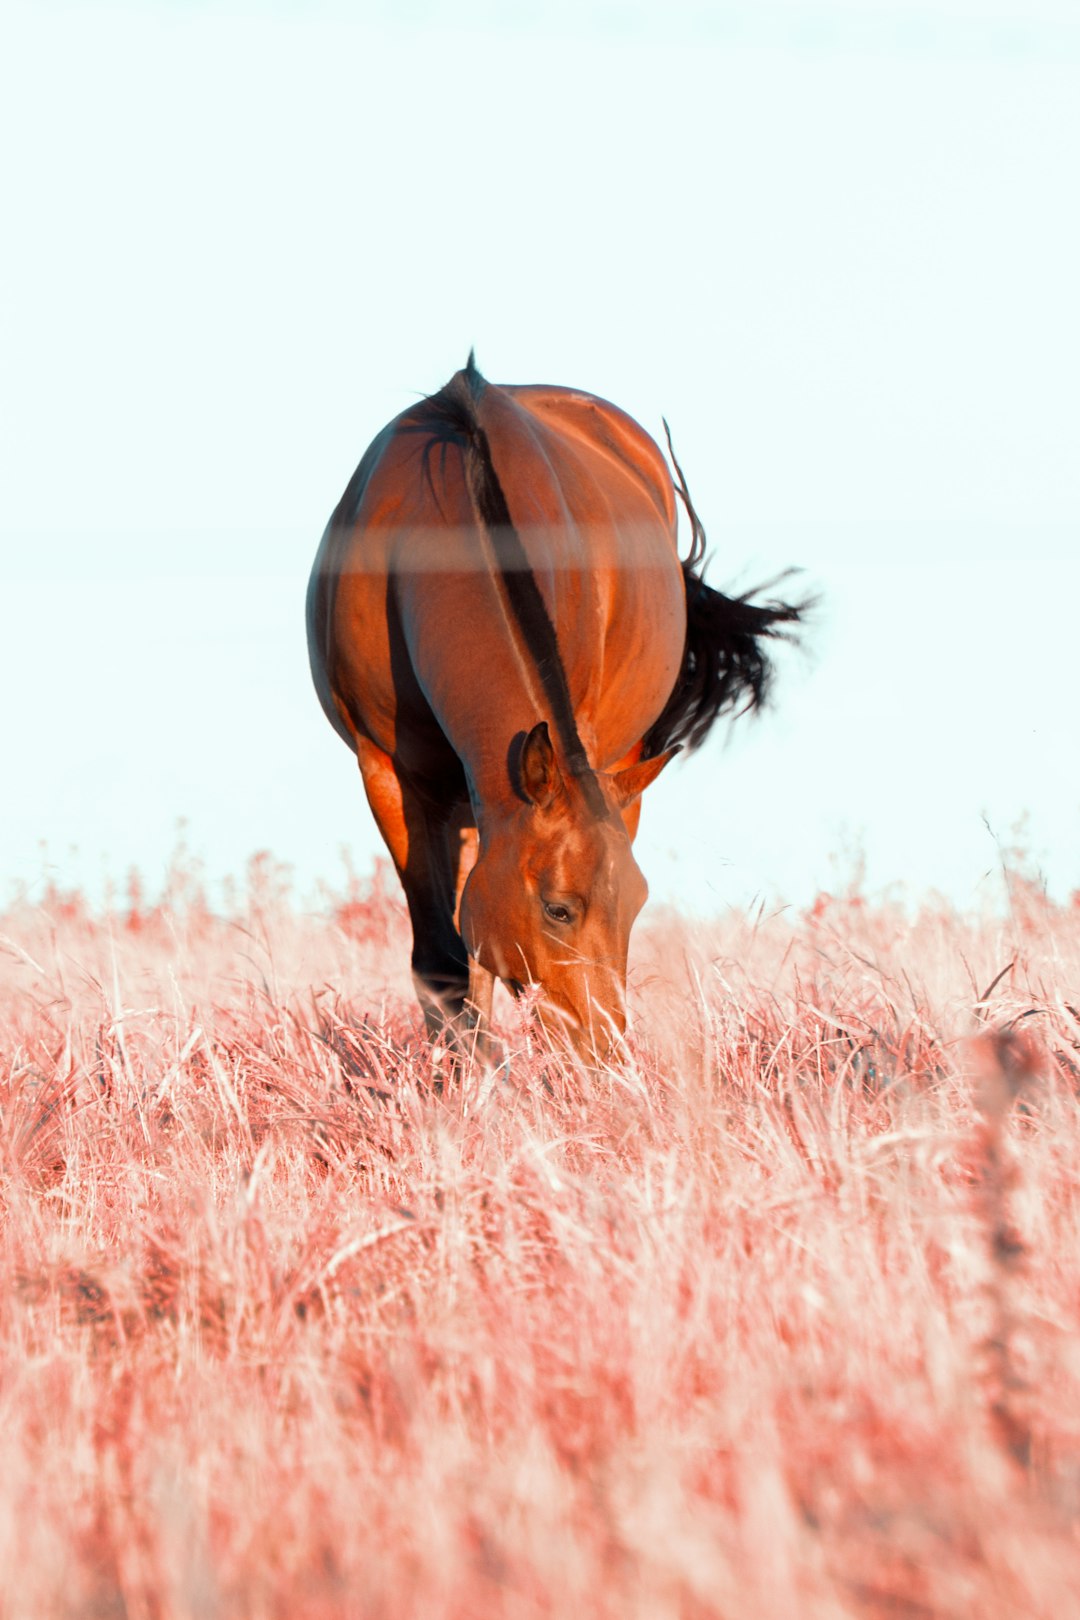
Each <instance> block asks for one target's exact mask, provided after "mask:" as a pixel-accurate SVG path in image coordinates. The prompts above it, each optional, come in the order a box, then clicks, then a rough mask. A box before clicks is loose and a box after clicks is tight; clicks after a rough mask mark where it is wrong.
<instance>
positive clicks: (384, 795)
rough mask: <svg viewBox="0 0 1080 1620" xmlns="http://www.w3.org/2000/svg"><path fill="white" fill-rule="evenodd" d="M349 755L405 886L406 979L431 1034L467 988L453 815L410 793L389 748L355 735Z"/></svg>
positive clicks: (451, 1018)
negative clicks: (409, 941)
mask: <svg viewBox="0 0 1080 1620" xmlns="http://www.w3.org/2000/svg"><path fill="white" fill-rule="evenodd" d="M357 757H358V759H359V762H360V774H361V776H362V777H363V781H364V790H365V792H366V794H367V800H368V804H369V805H370V806H371V812H372V814H373V816H374V817H375V821H376V824H377V825H378V828H379V832H380V833H381V834H382V838H383V842H384V843H385V844H386V847H387V849H388V850H389V852H390V857H391V859H392V860H393V862H394V866H395V868H396V870H397V874H398V877H399V878H400V879H401V886H402V888H403V889H404V891H405V902H406V904H407V906H408V908H409V921H410V922H411V923H412V931H413V948H412V972H413V984H414V985H415V987H416V994H417V999H418V1000H419V1002H420V1006H421V1008H422V1009H423V1013H424V1024H425V1027H426V1029H427V1032H428V1035H429V1036H430V1037H431V1038H432V1039H433V1040H436V1039H438V1038H439V1037H440V1036H442V1035H443V1034H445V1032H446V1029H447V1026H448V1025H452V1024H455V1023H456V1022H458V1021H459V1020H460V1019H461V1014H462V1012H463V1010H464V1007H465V1002H466V997H467V995H468V989H469V962H468V956H467V954H466V951H465V946H464V944H463V943H462V939H461V935H460V934H459V933H458V931H457V927H456V924H455V920H454V919H455V912H456V907H457V900H458V893H457V877H458V861H457V843H456V834H455V832H454V820H455V818H454V813H453V810H449V811H448V809H447V808H445V807H440V806H438V805H434V804H432V803H431V802H430V801H429V800H428V799H426V798H424V797H422V796H421V795H419V794H418V793H416V791H415V790H414V789H413V788H412V787H411V786H410V784H409V782H408V779H407V778H404V777H402V775H401V774H400V773H399V772H398V770H397V768H396V767H395V765H394V762H393V760H392V759H391V758H390V756H389V754H387V753H385V752H384V751H383V750H382V749H381V748H378V747H376V746H375V744H374V743H371V742H369V741H367V739H366V738H359V739H358V740H357Z"/></svg>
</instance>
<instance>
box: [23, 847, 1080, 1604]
mask: <svg viewBox="0 0 1080 1620" xmlns="http://www.w3.org/2000/svg"><path fill="white" fill-rule="evenodd" d="M225 910H226V911H227V912H228V915H220V914H214V913H212V912H211V910H210V909H209V908H208V906H207V904H206V902H205V900H204V899H203V897H202V895H201V893H200V890H199V885H198V883H197V882H195V881H194V880H191V879H187V880H185V879H184V878H183V875H182V874H178V875H177V876H176V877H175V878H174V880H173V881H172V882H171V884H170V885H169V888H168V891H167V892H166V894H165V896H164V898H163V899H162V900H161V902H160V903H157V904H154V905H148V904H144V903H143V902H141V900H140V898H139V895H138V892H137V890H135V891H133V893H132V896H131V898H130V900H128V901H125V903H124V904H122V905H121V904H114V905H112V906H110V907H107V908H106V909H105V910H103V911H97V912H92V911H91V910H90V909H89V908H88V907H87V906H86V905H85V903H84V902H83V901H82V900H81V899H80V898H79V896H77V895H63V894H58V893H56V892H50V893H48V894H46V896H45V898H44V900H43V901H42V902H41V903H40V904H36V905H30V904H29V903H25V902H21V903H18V904H12V905H11V906H9V907H8V909H7V911H6V912H5V914H4V915H3V916H2V917H0V936H2V937H0V985H2V1004H0V1006H2V1010H0V1052H2V1058H0V1063H2V1068H0V1110H2V1112H0V1155H2V1161H0V1173H2V1188H3V1192H2V1197H3V1240H2V1251H0V1252H2V1263H3V1289H2V1300H3V1314H2V1334H0V1612H2V1613H3V1615H4V1616H5V1617H7V1620H23V1617H26V1620H30V1617H33V1620H44V1617H51V1616H71V1617H76V1616H78V1617H83V1616H93V1617H101V1620H105V1617H113V1616H116V1617H120V1616H130V1617H133V1620H144V1617H157V1616H162V1617H167V1616H199V1617H202V1616H221V1617H232V1616H252V1617H263V1616H265V1617H282V1620H285V1617H289V1620H302V1617H307V1616H310V1617H315V1616H322V1615H343V1616H349V1617H352V1616H356V1617H367V1616H371V1617H380V1620H395V1617H398V1616H409V1617H412V1616H416V1617H421V1620H451V1617H452V1620H476V1617H485V1616H498V1617H503V1616H505V1617H514V1620H530V1617H532V1616H540V1615H551V1616H560V1617H562V1616H570V1617H573V1620H584V1617H586V1616H588V1617H590V1620H592V1617H595V1616H609V1615H610V1616H632V1617H634V1620H675V1617H683V1616H686V1617H705V1616H724V1617H741V1616H747V1617H755V1620H756V1617H761V1620H773V1617H775V1620H801V1617H804V1616H805V1617H807V1620H833V1617H836V1620H840V1617H846V1616H874V1615H898V1616H913V1617H918V1616H927V1617H929V1616H946V1615H948V1616H953V1615H955V1616H965V1617H968V1616H980V1617H982V1616H1004V1615H1010V1616H1012V1615H1015V1616H1025V1617H1027V1616H1032V1617H1035V1616H1047V1617H1049V1616H1054V1617H1055V1620H1060V1617H1062V1616H1068V1615H1070V1614H1075V1613H1077V1612H1080V1539H1078V1525H1080V1518H1078V1515H1080V1336H1078V1330H1080V1264H1078V1254H1080V1244H1078V1237H1080V1106H1078V1092H1080V1011H1078V1008H1080V905H1076V904H1072V905H1069V904H1066V905H1055V904H1052V903H1051V902H1050V901H1048V900H1047V899H1046V898H1045V897H1044V896H1043V895H1042V894H1041V893H1040V892H1039V890H1038V887H1037V886H1036V885H1034V884H1032V883H1031V882H1030V881H1025V880H1024V879H1022V878H1015V879H1014V880H1013V882H1012V883H1011V885H1010V889H1009V903H1008V905H1007V906H1003V908H1002V911H1001V914H1000V916H991V915H989V914H988V915H986V916H982V917H977V918H975V917H964V916H962V915H960V914H958V913H957V912H955V911H953V910H951V909H950V908H949V907H948V906H947V905H945V903H944V902H938V901H932V902H927V903H926V904H924V905H923V906H922V907H920V908H915V907H912V906H911V905H910V904H909V905H908V906H907V907H902V906H900V905H899V904H893V903H888V902H884V901H883V902H880V903H875V902H871V901H869V900H866V899H864V898H862V897H861V896H860V895H859V894H858V893H857V892H856V893H853V894H849V895H848V896H846V897H845V898H839V899H830V898H828V897H822V898H821V899H820V900H819V901H818V903H817V904H816V905H815V906H814V907H813V908H812V910H811V911H810V912H808V913H805V914H799V913H796V912H793V911H790V910H787V911H781V912H778V913H777V914H775V915H771V916H770V915H760V916H756V917H753V918H748V917H746V916H743V915H736V914H732V915H729V916H727V917H725V918H723V919H722V920H719V921H717V922H716V923H713V924H690V923H688V922H686V921H683V920H680V919H679V918H678V917H675V916H672V915H665V914H664V913H662V912H656V911H652V912H650V911H649V910H646V912H645V914H644V916H643V918H642V919H641V922H640V923H639V925H638V932H637V935H636V939H635V951H634V965H633V969H632V1018H633V1026H632V1028H633V1033H632V1037H631V1041H630V1056H629V1061H628V1062H627V1064H626V1065H625V1067H623V1068H618V1069H616V1068H612V1069H609V1070H604V1071H602V1072H599V1073H596V1072H593V1073H589V1072H586V1071H583V1070H581V1069H576V1068H573V1067H570V1066H568V1065H566V1064H565V1063H562V1062H560V1061H558V1060H556V1059H555V1058H553V1057H552V1056H551V1055H549V1054H546V1053H545V1052H543V1051H542V1050H534V1049H532V1047H531V1046H530V1035H529V1032H528V1030H527V1028H525V1027H524V1025H523V1023H522V1022H521V1020H520V1018H519V1017H518V1015H517V1012H516V1010H515V1009H513V1008H512V1007H511V1006H510V1005H509V1003H503V1004H502V1007H501V1017H502V1020H503V1026H502V1027H503V1032H504V1037H505V1040H506V1043H507V1046H508V1048H509V1051H510V1063H509V1073H508V1075H505V1074H502V1075H500V1074H496V1075H494V1076H493V1075H490V1074H485V1073H484V1072H482V1071H481V1070H480V1069H479V1068H467V1069H466V1070H465V1072H464V1073H463V1074H461V1075H460V1077H458V1078H456V1079H454V1078H449V1079H447V1082H446V1084H445V1085H442V1084H441V1076H442V1073H443V1071H442V1070H441V1069H440V1068H439V1066H438V1063H437V1060H433V1058H432V1055H431V1053H430V1051H429V1049H428V1048H427V1047H426V1045H425V1043H424V1041H423V1040H422V1038H421V1033H420V1017H419V1012H418V1009H417V1008H416V1006H415V1004H414V1002H413V999H412V993H411V986H410V983H409V978H408V972H407V961H408V940H407V930H406V927H405V923H404V918H403V915H402V911H401V908H400V907H399V905H398V903H397V900H396V898H395V896H394V895H393V893H392V892H391V886H390V885H387V884H385V883H383V882H381V881H379V880H376V881H375V882H373V883H372V884H355V883H354V884H352V885H351V887H348V889H347V892H346V893H344V894H342V895H338V896H332V895H327V896H325V897H324V901H323V903H322V904H320V906H319V907H317V908H314V907H312V908H307V909H305V908H304V907H303V906H301V905H300V904H298V903H297V902H296V901H295V900H294V899H293V898H292V897H291V895H290V892H289V890H288V887H287V885H286V884H285V883H284V882H283V881H282V880H281V878H280V876H279V875H278V874H277V873H276V872H275V869H274V868H273V866H272V864H271V863H269V862H267V861H266V860H262V861H259V862H256V863H254V865H253V867H252V871H251V874H250V875H249V881H248V884H247V886H246V888H244V889H243V890H239V889H238V890H237V891H236V893H235V894H234V896H233V897H232V899H231V901H230V903H229V905H228V906H227V907H226V908H225ZM1010 964H1011V965H1010ZM1003 969H1004V970H1005V971H1004V972H1002V970H1003Z"/></svg>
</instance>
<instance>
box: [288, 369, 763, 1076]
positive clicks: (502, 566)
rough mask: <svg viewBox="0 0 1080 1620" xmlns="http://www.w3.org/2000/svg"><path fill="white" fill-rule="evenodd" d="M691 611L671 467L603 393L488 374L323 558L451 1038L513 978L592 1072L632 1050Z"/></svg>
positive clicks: (377, 797) (361, 477)
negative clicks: (653, 735) (651, 795)
mask: <svg viewBox="0 0 1080 1620" xmlns="http://www.w3.org/2000/svg"><path fill="white" fill-rule="evenodd" d="M695 533H696V520H695ZM694 583H695V585H697V584H698V582H697V581H696V580H695V581H694ZM700 589H701V591H703V592H708V590H709V588H708V587H705V586H700ZM689 591H690V575H689V573H688V572H687V571H686V569H684V566H683V565H681V564H680V561H679V557H678V552H677V549H676V509H675V492H674V489H673V485H672V480H671V476H670V474H669V472H668V469H667V466H666V464H665V462H664V459H663V456H662V455H661V453H660V451H659V449H658V448H657V446H656V445H655V444H654V442H653V441H652V439H650V438H649V436H648V435H647V434H646V433H645V432H644V431H643V430H642V429H641V428H640V427H639V426H638V425H637V424H636V423H635V422H634V421H632V420H631V419H630V417H628V416H627V415H625V413H624V412H622V411H620V410H618V409H617V408H616V407H615V406H613V405H609V404H607V403H605V402H604V401H603V400H600V399H596V398H593V397H592V396H591V395H589V394H584V393H580V392H577V391H575V390H573V389H566V388H554V387H496V386H494V385H492V384H487V383H485V382H484V380H483V378H481V377H480V375H479V373H478V372H477V371H476V370H475V368H474V366H473V364H472V360H471V357H470V363H469V367H468V368H467V369H466V370H465V371H463V372H459V373H457V375H456V376H455V377H454V378H453V379H452V380H451V382H450V383H449V384H448V385H447V387H446V388H445V389H443V390H442V392H441V393H440V394H436V395H434V396H432V397H431V398H430V399H425V400H423V401H421V402H420V403H419V404H418V405H415V406H413V407H411V408H410V409H409V410H407V411H405V412H403V413H402V415H400V416H399V417H397V418H396V419H395V420H394V421H393V422H391V423H390V424H389V426H388V427H386V428H385V429H384V430H383V431H382V433H380V434H379V436H378V437H377V438H376V440H375V441H374V443H373V444H372V445H371V447H370V448H369V450H368V451H367V453H366V454H365V456H364V458H363V460H362V461H361V463H360V466H359V467H358V469H357V472H356V474H355V475H354V477H353V479H352V481H351V483H350V485H349V487H348V489H347V490H346V492H345V495H344V496H343V497H342V500H341V502H340V503H339V505H338V507H337V510H336V511H335V512H334V514H333V517H332V518H331V520H330V524H329V526H328V528H327V531H326V534H325V535H324V537H323V542H322V545H321V547H320V550H319V553H318V557H317V558H316V562H315V567H314V570H313V573H312V578H311V585H310V588H309V597H308V637H309V649H310V654H311V664H312V671H313V675H314V679H315V685H316V688H317V690H318V693H319V697H320V699H321V701H322V704H323V707H324V709H325V710H326V713H327V715H328V716H329V718H330V720H331V722H332V724H333V725H334V726H335V727H336V729H337V730H338V731H339V732H340V734H341V735H342V736H343V737H344V738H345V740H346V741H347V742H348V743H349V744H350V746H351V747H352V748H353V749H354V750H355V751H356V754H357V758H358V760H359V764H360V770H361V774H362V776H363V780H364V786H365V789H366V791H367V796H368V801H369V803H370V805H371V809H372V811H373V813H374V816H375V819H376V822H377V823H378V826H379V830H380V832H381V834H382V836H383V838H384V840H385V842H386V844H387V847H388V849H389V851H390V854H391V856H392V858H393V861H394V864H395V867H396V868H397V871H398V874H399V876H400V878H401V882H402V885H403V887H404V890H405V895H406V899H407V902H408V907H409V913H410V917H411V920H412V926H413V939H414V945H413V970H414V977H415V980H416V983H417V988H418V991H419V993H420V996H421V1000H422V1002H423V1003H424V1004H425V1009H426V1016H427V1019H428V1024H429V1028H431V1029H432V1030H433V1031H434V1030H436V1029H438V1028H440V1027H441V1026H442V1023H443V1021H444V1020H445V1019H447V1018H450V1019H453V1018H455V1017H457V1015H458V1014H460V1013H461V1011H462V1008H463V1006H464V1005H465V1002H466V998H467V996H468V997H469V999H470V1000H471V1001H472V1002H473V1003H474V1005H475V1006H476V1007H477V1008H478V1010H479V1011H480V1013H481V1014H483V1013H484V1012H486V1010H487V1009H488V1008H489V1006H490V993H491V985H492V979H493V977H498V978H501V979H503V980H504V981H505V982H506V983H508V984H509V985H510V986H511V988H513V989H515V990H516V989H518V988H520V987H521V986H523V985H525V984H528V983H533V982H535V983H538V984H539V985H540V986H541V987H542V1004H541V1006H542V1015H544V1014H545V1013H546V1021H547V1022H549V1023H554V1024H555V1025H556V1026H561V1027H562V1028H563V1029H564V1030H565V1032H566V1033H567V1034H568V1035H569V1038H570V1039H571V1040H572V1042H573V1043H574V1044H575V1045H576V1046H577V1047H578V1048H579V1050H581V1051H583V1052H585V1053H587V1054H594V1053H595V1052H596V1051H602V1050H605V1049H607V1047H608V1045H609V1044H610V1042H611V1040H612V1039H613V1038H614V1037H616V1036H617V1035H619V1034H620V1033H621V1031H622V1029H623V1027H624V1009H623V994H624V987H625V975H626V958H627V947H628V942H629V936H630V929H631V925H632V923H633V921H634V918H635V916H636V915H637V912H638V911H639V910H640V907H641V905H642V903H643V902H644V899H645V894H646V886H645V882H644V879H643V878H642V876H641V873H640V871H639V869H638V867H637V864H636V862H635V860H634V857H633V854H632V852H631V847H630V843H631V839H632V837H633V835H634V833H635V831H636V828H637V821H638V814H639V795H640V793H641V792H642V791H643V789H644V788H645V787H646V786H647V785H648V783H649V782H650V781H651V780H652V779H653V778H654V777H655V776H656V775H657V773H658V772H659V770H660V769H661V768H662V767H663V765H664V764H665V763H666V760H667V758H668V757H669V755H668V754H667V753H660V752H659V750H657V749H649V748H648V747H647V744H648V742H649V741H650V738H649V734H650V728H652V727H654V725H655V723H656V722H657V720H658V717H659V716H660V715H661V711H662V710H664V709H665V704H666V703H667V701H668V698H669V695H670V694H671V693H672V690H673V687H675V686H676V682H677V680H678V679H679V678H680V672H683V674H684V675H685V669H684V663H685V660H686V648H687V645H688V637H687V602H688V592H689ZM709 594H710V595H711V596H713V597H717V599H718V600H722V601H724V602H726V601H727V599H726V598H719V597H718V593H709ZM732 606H733V607H735V608H739V607H742V606H743V605H742V604H732ZM749 611H751V612H756V613H762V614H764V613H765V612H766V610H763V609H751V610H749ZM789 612H793V610H789ZM774 616H775V617H780V615H779V614H776V615H774ZM759 630H760V633H766V634H767V633H768V628H767V626H765V625H762V626H760V627H759ZM755 695H757V694H756V687H755ZM725 701H727V699H725ZM699 707H700V704H699ZM709 718H711V716H710V717H709ZM698 721H699V724H700V715H699V717H698ZM662 740H663V739H661V741H662ZM693 740H697V739H696V737H695V738H694V739H693ZM643 752H651V753H652V754H653V755H654V757H650V758H647V759H643V757H642V755H643Z"/></svg>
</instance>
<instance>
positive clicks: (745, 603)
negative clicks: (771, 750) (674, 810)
mask: <svg viewBox="0 0 1080 1620" xmlns="http://www.w3.org/2000/svg"><path fill="white" fill-rule="evenodd" d="M664 432H665V433H666V434H667V442H668V451H669V452H670V455H671V462H672V465H673V467H674V468H675V479H676V482H675V488H676V490H677V491H678V495H679V499H680V500H681V501H682V503H683V505H684V506H685V508H686V513H687V516H688V517H689V519H690V530H691V534H692V539H691V543H690V552H689V555H688V556H687V557H686V559H685V560H684V562H683V565H682V571H683V583H684V585H685V587H686V645H685V647H684V648H683V660H682V668H681V669H680V670H679V673H678V676H677V678H676V681H675V685H674V687H673V688H672V692H671V696H670V697H669V698H668V700H667V703H666V704H665V705H664V709H663V712H662V713H661V715H660V717H659V719H657V720H656V721H654V722H653V724H652V725H651V726H650V728H649V730H648V731H647V732H646V734H645V741H644V749H643V757H644V758H645V759H650V758H652V757H653V756H654V755H656V754H662V753H663V752H664V751H665V749H668V748H671V747H673V746H674V745H675V744H676V743H681V744H682V745H683V747H685V748H686V749H688V750H690V749H694V748H697V747H699V746H700V745H701V743H703V742H704V741H705V738H706V737H707V736H708V735H709V732H710V731H711V730H712V727H713V726H714V724H715V723H716V721H717V720H719V719H720V717H721V715H723V714H732V713H734V714H745V713H746V712H747V711H748V710H752V709H758V708H760V707H761V705H762V704H763V703H764V702H765V701H766V699H767V697H768V694H769V687H770V684H771V682H772V674H773V670H772V663H771V661H770V659H769V656H768V653H767V651H766V649H765V642H766V641H768V640H774V641H776V640H780V641H788V640H792V639H794V638H793V626H795V625H798V624H799V623H801V622H802V621H803V620H804V618H805V616H806V614H807V613H808V612H809V611H810V609H811V608H812V607H813V602H812V601H810V600H808V599H805V600H803V601H801V602H794V603H793V602H779V601H769V602H753V601H751V597H753V596H756V595H757V594H758V592H759V591H760V590H762V589H768V588H769V587H767V586H766V587H762V586H759V587H757V588H756V589H755V590H753V591H747V592H746V594H745V595H744V596H725V595H724V593H723V591H718V590H715V589H714V588H713V586H712V585H706V583H705V581H704V579H703V578H702V571H703V570H702V564H703V563H704V561H705V530H704V528H703V526H702V522H701V519H700V518H699V517H698V515H697V513H696V512H695V510H694V506H693V503H692V501H691V499H690V491H689V490H688V489H687V487H686V479H685V478H684V476H683V470H682V468H681V467H680V466H679V463H678V461H677V460H676V458H675V451H674V448H673V446H672V443H671V429H670V428H669V427H668V425H667V422H665V423H664ZM780 577H781V579H783V578H787V575H781V576H780ZM773 583H774V584H779V583H780V581H779V580H776V581H774V582H773Z"/></svg>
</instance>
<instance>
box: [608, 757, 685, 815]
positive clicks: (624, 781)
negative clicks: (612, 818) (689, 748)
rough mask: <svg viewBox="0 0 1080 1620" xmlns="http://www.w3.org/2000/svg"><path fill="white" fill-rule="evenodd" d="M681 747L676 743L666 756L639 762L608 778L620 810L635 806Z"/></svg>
mask: <svg viewBox="0 0 1080 1620" xmlns="http://www.w3.org/2000/svg"><path fill="white" fill-rule="evenodd" d="M680 746H681V745H680V744H679V743H676V744H675V747H674V748H669V749H668V751H667V753H666V754H657V756H656V758H655V759H641V760H638V763H637V764H636V765H628V766H627V767H626V769H625V771H616V773H615V775H614V776H610V777H609V778H608V781H609V782H610V783H611V785H612V787H613V788H614V790H615V802H616V804H617V805H618V807H619V809H620V810H625V809H626V807H627V805H631V804H633V802H634V800H635V799H639V798H640V797H641V795H642V794H643V793H644V791H645V789H646V788H647V787H648V786H649V783H650V782H655V781H656V778H657V777H658V776H659V775H660V772H661V771H662V770H663V768H664V766H665V765H666V764H667V763H668V760H670V759H674V758H675V755H676V754H677V753H678V752H679V748H680Z"/></svg>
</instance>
